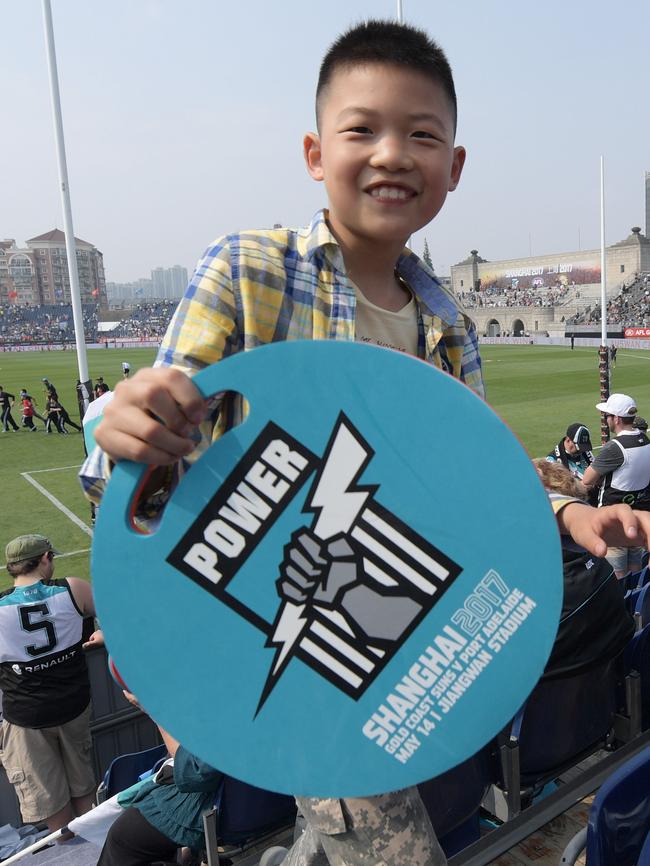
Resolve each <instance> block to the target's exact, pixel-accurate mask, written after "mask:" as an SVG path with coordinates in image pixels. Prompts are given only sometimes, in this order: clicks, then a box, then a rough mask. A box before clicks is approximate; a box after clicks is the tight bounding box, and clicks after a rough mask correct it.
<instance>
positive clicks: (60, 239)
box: [0, 229, 106, 306]
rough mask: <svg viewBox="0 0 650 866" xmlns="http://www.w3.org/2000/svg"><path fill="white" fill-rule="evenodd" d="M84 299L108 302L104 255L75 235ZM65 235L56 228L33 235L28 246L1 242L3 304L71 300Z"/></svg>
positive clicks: (101, 303) (10, 241)
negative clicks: (21, 246)
mask: <svg viewBox="0 0 650 866" xmlns="http://www.w3.org/2000/svg"><path fill="white" fill-rule="evenodd" d="M75 246H76V254H77V272H78V275H79V289H80V293H81V301H82V303H85V304H90V303H98V304H100V305H102V306H105V305H106V280H105V277H104V257H103V255H102V254H101V252H100V251H99V250H98V249H97V248H96V247H95V246H93V244H90V243H88V242H87V241H83V240H81V239H80V238H75ZM70 301H71V296H70V277H69V274H68V255H67V252H66V248H65V235H64V233H63V232H62V231H61V230H60V229H53V230H52V231H50V232H47V233H46V234H43V235H37V236H36V237H34V238H30V239H29V240H28V241H26V243H25V247H24V248H20V247H18V246H17V244H16V241H15V240H12V239H9V240H4V241H0V303H14V304H21V305H22V304H30V305H32V306H33V305H35V304H65V303H70Z"/></svg>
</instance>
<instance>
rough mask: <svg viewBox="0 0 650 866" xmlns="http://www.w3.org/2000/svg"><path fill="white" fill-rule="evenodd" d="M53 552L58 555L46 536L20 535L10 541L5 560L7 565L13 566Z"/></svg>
mask: <svg viewBox="0 0 650 866" xmlns="http://www.w3.org/2000/svg"><path fill="white" fill-rule="evenodd" d="M48 550H51V551H52V553H58V552H59V551H58V550H55V549H54V548H53V547H52V542H51V541H50V539H49V538H46V537H45V536H44V535H19V536H18V538H14V540H13V541H10V542H9V544H8V545H7V547H6V548H5V558H6V560H7V565H13V564H14V563H16V562H22V561H23V560H25V559H35V558H36V557H37V556H42V555H43V554H44V553H47V552H48Z"/></svg>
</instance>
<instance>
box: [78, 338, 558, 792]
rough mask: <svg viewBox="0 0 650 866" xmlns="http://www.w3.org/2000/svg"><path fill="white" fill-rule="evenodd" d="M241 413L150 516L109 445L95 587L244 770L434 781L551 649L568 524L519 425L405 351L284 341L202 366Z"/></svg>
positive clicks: (381, 783) (126, 650)
mask: <svg viewBox="0 0 650 866" xmlns="http://www.w3.org/2000/svg"><path fill="white" fill-rule="evenodd" d="M193 381H194V383H195V384H196V385H197V387H198V388H199V389H200V391H201V392H202V394H203V395H204V396H209V395H212V394H216V393H219V392H221V391H224V390H229V391H236V392H239V393H241V394H243V395H244V396H245V397H246V398H247V400H248V401H249V404H250V414H249V416H248V418H247V419H246V421H245V422H244V423H243V424H241V425H240V426H238V427H236V428H235V429H233V430H231V431H230V432H228V433H227V434H226V435H225V436H223V437H222V438H221V439H220V440H219V441H217V442H216V443H214V444H213V445H212V446H211V447H210V448H209V449H208V450H207V451H206V452H205V453H204V454H203V455H202V456H201V457H200V459H199V460H198V461H197V462H196V464H195V465H194V466H193V467H192V469H190V471H189V472H188V473H187V474H186V475H185V477H184V478H183V480H182V482H181V483H180V484H179V485H178V487H177V488H176V490H175V491H174V493H173V495H172V497H171V499H170V501H169V502H168V504H167V506H166V508H165V511H164V514H163V517H162V520H161V522H160V524H159V526H158V528H157V530H156V531H155V532H154V533H153V534H150V535H143V534H142V533H140V532H138V531H137V530H136V529H135V528H134V527H133V525H132V521H131V513H132V505H133V500H134V498H135V497H136V496H137V492H138V490H139V487H140V486H141V483H142V481H143V479H144V477H145V474H146V472H147V467H146V466H144V465H140V464H135V463H129V462H123V463H120V464H118V465H117V466H116V467H115V469H114V471H113V476H112V478H111V481H110V483H109V484H108V487H107V491H106V494H105V496H104V500H103V502H102V506H101V508H100V509H99V517H98V521H97V527H96V534H95V539H94V543H93V553H92V569H93V586H94V591H95V599H96V602H97V608H98V611H99V615H100V617H101V621H102V625H103V627H104V629H105V634H106V640H107V644H108V646H109V647H110V651H111V655H112V657H113V658H114V659H115V662H116V664H117V665H118V668H119V671H120V674H121V676H122V677H123V678H124V680H125V681H126V682H127V683H128V684H129V688H130V689H131V690H132V691H133V692H134V694H136V695H137V697H138V699H139V700H140V702H141V703H142V705H143V706H144V707H145V708H146V710H147V712H148V713H150V714H151V716H152V717H153V718H154V719H155V720H156V721H157V722H158V723H159V724H160V725H162V726H163V727H164V728H166V729H167V730H169V731H170V732H171V733H172V734H173V735H174V736H175V737H176V738H177V739H178V740H180V742H181V743H182V744H183V745H184V746H185V747H186V748H188V749H189V750H190V751H191V752H194V753H195V754H197V755H199V756H200V757H201V758H203V759H204V760H206V761H207V762H208V763H210V764H211V765H213V766H214V767H217V768H219V769H220V770H222V771H223V772H225V773H227V774H229V775H232V776H235V777H237V778H239V779H242V780H244V781H246V782H249V783H251V784H254V785H257V786H259V787H262V788H268V789H270V790H274V791H281V792H285V793H290V794H296V795H302V796H317V797H346V796H348V797H354V796H366V795H371V794H377V793H382V792H385V791H393V790H396V789H399V788H403V787H405V786H407V785H412V784H415V783H418V782H420V781H423V780H425V779H429V778H432V777H433V776H436V775H438V774H440V773H442V772H444V771H445V770H447V769H449V768H450V767H452V766H454V765H456V764H458V763H459V762H461V761H463V760H464V759H465V758H467V757H469V756H471V755H472V754H474V753H475V752H476V751H477V750H478V749H479V748H481V747H482V746H483V745H484V744H485V743H486V742H487V741H488V740H489V739H490V738H491V737H493V736H494V735H495V734H496V733H497V732H498V731H499V730H500V729H501V728H502V727H503V726H504V725H505V724H506V723H507V722H508V721H509V720H510V719H511V718H512V716H513V715H514V714H515V713H516V712H517V710H518V709H519V707H520V706H521V705H522V703H523V702H524V701H525V699H526V697H527V696H528V694H529V693H530V691H531V690H532V688H533V686H534V685H535V683H536V682H537V680H538V679H539V677H540V675H541V673H542V671H543V669H544V665H545V663H546V660H547V658H548V656H549V654H550V651H551V647H552V644H553V640H554V638H555V633H556V630H557V623H558V619H559V614H560V607H561V601H562V562H561V554H560V545H559V536H558V532H557V528H556V522H555V518H554V516H553V513H552V510H551V507H550V505H549V502H548V498H547V496H546V494H545V492H544V490H543V488H542V485H541V483H540V481H539V480H538V478H537V474H536V472H535V470H534V468H533V466H532V464H531V462H530V460H529V458H528V457H527V455H526V453H525V451H524V449H523V448H522V447H521V445H520V444H519V442H518V441H517V439H516V438H515V436H514V435H513V434H512V433H511V432H510V430H509V429H508V428H507V427H506V425H505V424H504V423H503V422H502V421H501V420H500V419H499V417H498V416H497V415H496V414H495V413H494V412H493V411H492V410H491V409H490V407H489V406H488V405H487V404H486V403H484V402H483V401H482V400H481V399H480V398H479V397H477V396H476V395H475V394H474V393H473V392H472V391H470V390H469V389H468V388H467V387H465V386H464V385H462V384H460V383H459V382H458V381H456V380H455V379H453V378H452V377H451V376H449V375H447V374H445V373H441V372H439V371H438V370H435V369H434V368H432V367H431V366H429V365H427V364H424V363H422V362H421V361H418V360H417V359H414V358H412V357H409V356H405V355H402V354H399V353H397V352H393V351H390V350H384V349H378V348H373V347H369V346H364V345H359V344H354V343H352V344H349V343H335V342H310V341H304V342H302V341H296V342H291V343H278V344H273V345H270V346H265V347H262V348H258V349H255V350H253V351H250V352H245V353H241V354H239V355H236V356H234V357H231V358H228V359H227V360H224V361H222V362H220V363H219V364H217V365H214V366H212V367H209V368H207V369H206V370H203V371H201V372H200V373H199V374H197V375H196V376H195V377H194V380H193Z"/></svg>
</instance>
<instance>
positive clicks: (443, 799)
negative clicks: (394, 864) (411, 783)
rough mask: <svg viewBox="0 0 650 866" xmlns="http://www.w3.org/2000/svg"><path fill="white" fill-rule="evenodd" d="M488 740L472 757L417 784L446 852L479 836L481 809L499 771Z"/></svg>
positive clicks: (448, 854)
mask: <svg viewBox="0 0 650 866" xmlns="http://www.w3.org/2000/svg"><path fill="white" fill-rule="evenodd" d="M495 748H496V744H495V743H494V742H491V743H489V744H488V745H487V746H485V747H484V748H483V749H481V750H480V751H479V752H477V753H476V754H475V755H473V756H472V757H471V758H468V760H466V761H463V763H462V764H459V765H458V766H457V767H454V768H453V769H451V770H448V771H447V772H446V773H443V774H442V775H441V776H437V777H436V778H435V779H429V780H428V781H427V782H423V783H422V784H421V785H418V790H419V792H420V796H421V797H422V801H423V803H424V805H425V807H426V810H427V812H428V814H429V818H430V819H431V823H432V824H433V828H434V830H435V831H436V836H437V837H438V840H439V842H440V844H441V846H442V848H443V850H444V852H445V854H446V855H447V857H453V856H454V854H457V853H458V852H459V851H462V850H463V848H466V847H467V846H468V845H471V844H472V843H473V842H476V841H478V839H479V837H480V826H479V809H480V806H481V802H482V800H483V797H484V796H485V794H486V792H487V790H488V788H489V786H490V784H491V783H492V782H494V781H495V778H496V774H495V772H494V770H493V767H492V756H493V754H492V753H493V752H494V750H495Z"/></svg>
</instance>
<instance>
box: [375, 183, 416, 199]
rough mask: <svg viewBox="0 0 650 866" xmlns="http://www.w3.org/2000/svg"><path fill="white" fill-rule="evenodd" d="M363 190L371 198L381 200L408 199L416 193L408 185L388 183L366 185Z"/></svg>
mask: <svg viewBox="0 0 650 866" xmlns="http://www.w3.org/2000/svg"><path fill="white" fill-rule="evenodd" d="M365 192H367V193H368V195H370V196H371V197H372V198H374V199H376V200H378V201H382V202H400V201H408V200H409V199H412V198H414V197H415V196H416V195H417V193H416V192H415V190H413V189H411V188H410V187H407V186H401V185H396V184H390V183H377V184H374V185H373V186H370V187H367V188H366V190H365Z"/></svg>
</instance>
